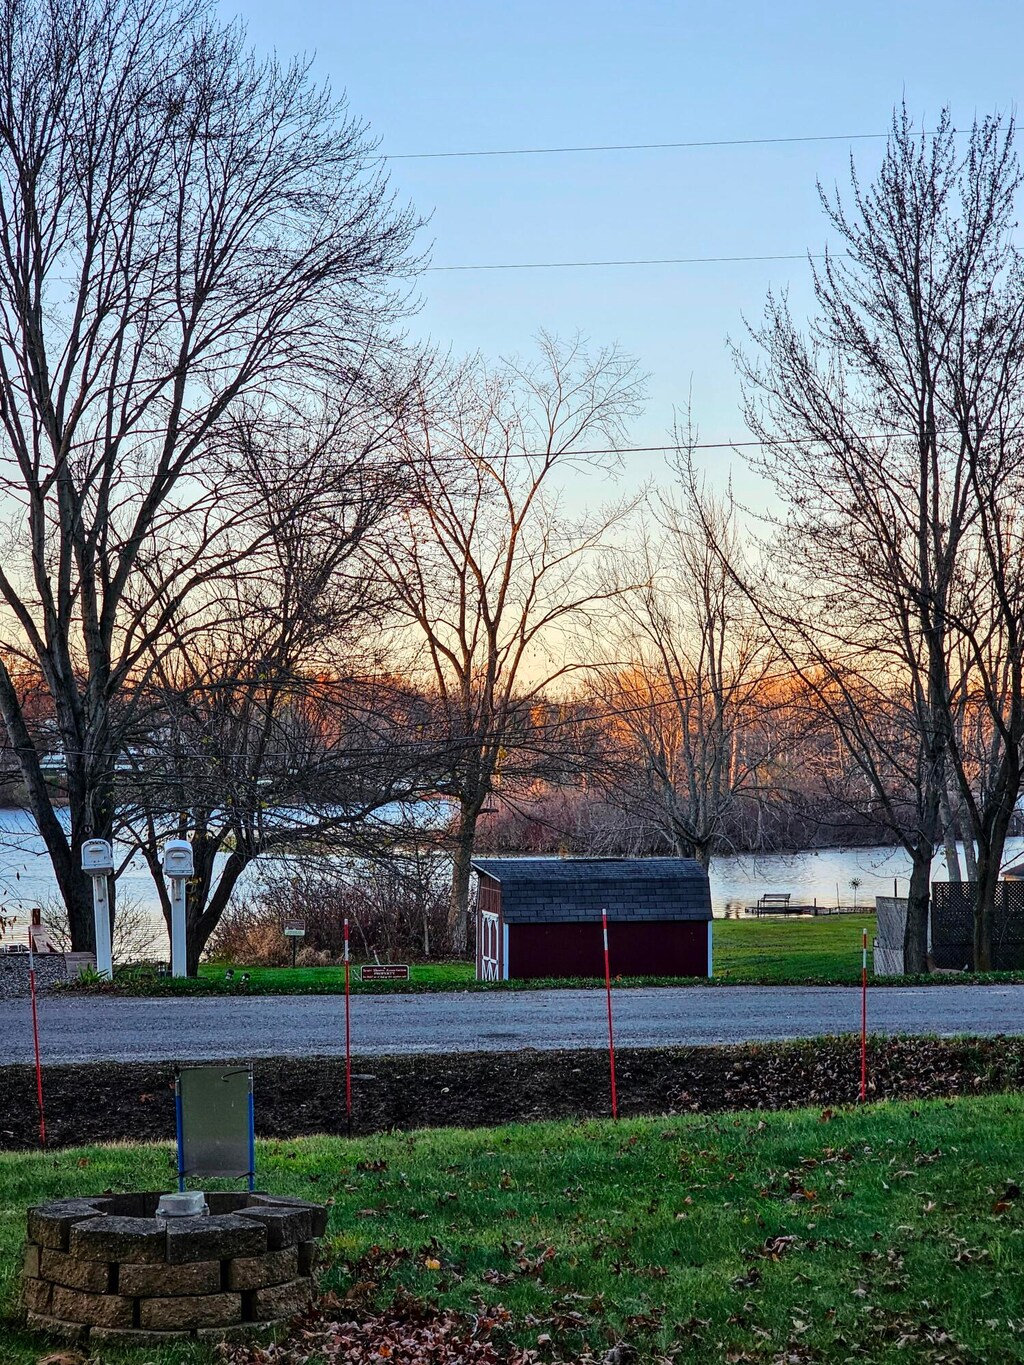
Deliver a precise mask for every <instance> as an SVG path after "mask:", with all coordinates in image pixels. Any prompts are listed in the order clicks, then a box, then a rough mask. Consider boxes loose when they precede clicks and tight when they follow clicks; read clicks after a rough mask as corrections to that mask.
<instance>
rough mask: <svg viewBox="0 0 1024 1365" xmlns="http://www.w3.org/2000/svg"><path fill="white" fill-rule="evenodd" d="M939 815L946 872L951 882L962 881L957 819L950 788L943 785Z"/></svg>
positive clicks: (940, 794)
mask: <svg viewBox="0 0 1024 1365" xmlns="http://www.w3.org/2000/svg"><path fill="white" fill-rule="evenodd" d="M939 815H940V818H941V820H942V844H943V847H944V849H945V851H946V872H947V875H948V876H949V880H950V881H951V882H961V881H963V877H962V876H961V874H960V854H959V853H958V852H957V847H956V820H955V818H954V816H953V808H952V804H951V802H950V798H949V790H948V788H947V787H945V786H943V788H942V791H941V792H940V793H939Z"/></svg>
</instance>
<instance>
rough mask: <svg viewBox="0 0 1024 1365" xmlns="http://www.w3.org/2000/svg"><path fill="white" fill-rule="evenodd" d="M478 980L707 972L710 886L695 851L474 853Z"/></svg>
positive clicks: (709, 948)
mask: <svg viewBox="0 0 1024 1365" xmlns="http://www.w3.org/2000/svg"><path fill="white" fill-rule="evenodd" d="M473 867H474V869H475V871H476V873H477V876H478V877H479V888H478V892H477V903H476V975H477V980H478V981H499V980H508V978H509V977H516V978H518V979H520V980H525V979H530V978H532V977H544V976H588V977H593V976H603V975H604V957H603V950H602V939H601V930H600V924H601V911H602V910H607V912H608V946H609V954H610V958H611V969H612V972H613V973H614V975H616V976H710V975H711V888H710V886H709V884H708V874H707V873H706V872H705V871H704V869H703V868H702V867H701V865H700V864H699V863H697V862H695V861H694V860H693V859H692V858H474V859H473Z"/></svg>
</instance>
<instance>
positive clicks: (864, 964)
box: [860, 929, 868, 1102]
mask: <svg viewBox="0 0 1024 1365" xmlns="http://www.w3.org/2000/svg"><path fill="white" fill-rule="evenodd" d="M860 954H861V955H860V1097H861V1101H862V1102H863V1101H864V1100H866V1099H867V1097H868V931H867V930H866V929H864V930H863V931H862V933H861V950H860Z"/></svg>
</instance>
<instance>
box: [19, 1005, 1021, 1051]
mask: <svg viewBox="0 0 1024 1365" xmlns="http://www.w3.org/2000/svg"><path fill="white" fill-rule="evenodd" d="M868 1020H869V1028H870V1030H871V1031H872V1032H873V1033H889V1034H891V1033H918V1034H925V1033H934V1034H940V1035H950V1034H957V1033H974V1034H994V1033H1009V1034H1022V1033H1024V986H924V987H890V988H888V989H886V988H884V987H878V988H875V989H873V990H871V992H870V994H869V1005H868ZM39 1026H40V1040H41V1046H42V1052H43V1057H44V1059H45V1060H46V1061H47V1062H49V1063H51V1064H54V1063H58V1062H79V1061H100V1060H104V1061H144V1060H146V1061H169V1060H170V1061H173V1060H182V1061H203V1060H207V1059H217V1058H222V1057H275V1056H303V1055H321V1056H322V1055H336V1054H338V1053H341V1052H343V1051H344V1037H345V1034H344V1001H343V998H342V997H340V996H323V995H321V996H261V997H255V998H253V997H250V998H247V999H237V1000H222V999H215V998H211V997H200V998H197V999H192V1000H182V999H164V1000H140V999H120V1000H104V999H100V998H93V999H78V1000H73V999H67V998H60V997H50V998H48V999H47V998H44V999H43V1000H42V1001H41V1003H40V1008H39ZM859 1028H860V992H859V991H858V990H855V989H851V988H843V987H828V986H805V987H788V986H786V987H784V986H729V987H722V988H717V989H716V988H713V987H711V988H702V987H696V988H695V987H679V988H677V989H676V988H663V989H656V990H625V991H620V992H618V994H617V995H616V996H615V1035H616V1042H617V1043H619V1044H620V1045H621V1046H623V1047H670V1046H673V1045H679V1046H686V1045H691V1044H702V1043H703V1044H707V1043H743V1042H752V1041H763V1040H768V1039H784V1038H808V1037H815V1036H816V1035H819V1034H824V1033H852V1032H856V1031H857V1030H859ZM606 1030H607V1020H606V1015H605V1001H604V994H603V993H602V992H601V991H594V990H589V991H572V990H554V991H521V992H516V993H512V992H509V993H507V994H505V993H497V992H495V993H493V994H483V993H481V994H459V993H454V992H453V993H451V994H436V995H363V996H355V997H353V1000H352V1047H353V1051H354V1052H355V1053H356V1054H357V1055H361V1056H364V1057H365V1056H373V1055H387V1054H392V1055H394V1054H408V1053H424V1052H434V1053H441V1052H508V1051H514V1050H515V1049H517V1048H525V1047H532V1048H567V1047H568V1048H573V1047H577V1048H591V1047H603V1046H604V1045H605V1042H606V1040H607V1031H606ZM31 1060H32V1029H31V1015H30V1011H29V1003H28V1001H27V1000H7V1001H0V1062H29V1061H31Z"/></svg>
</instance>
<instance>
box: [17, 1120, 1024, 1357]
mask: <svg viewBox="0 0 1024 1365" xmlns="http://www.w3.org/2000/svg"><path fill="white" fill-rule="evenodd" d="M258 1164H259V1169H260V1177H261V1179H260V1183H261V1185H262V1186H263V1187H264V1188H266V1189H269V1190H272V1191H276V1192H279V1193H295V1194H299V1195H303V1196H306V1197H311V1198H316V1199H323V1200H326V1201H331V1202H332V1208H331V1221H330V1226H329V1230H328V1238H327V1243H326V1246H327V1251H328V1262H329V1264H328V1268H327V1269H326V1271H325V1273H324V1277H323V1283H324V1286H325V1287H327V1288H333V1289H336V1290H339V1291H341V1292H345V1291H346V1290H347V1289H348V1288H349V1287H350V1286H351V1285H353V1284H355V1283H358V1284H360V1285H362V1286H363V1292H364V1293H365V1294H367V1295H368V1296H369V1297H370V1298H371V1299H372V1300H376V1301H378V1302H381V1301H386V1300H388V1299H389V1298H390V1296H391V1295H392V1294H393V1292H394V1291H395V1290H396V1288H397V1287H398V1286H402V1287H403V1288H404V1290H405V1291H406V1292H408V1293H409V1294H412V1295H414V1296H419V1297H421V1298H423V1299H425V1300H427V1301H430V1302H437V1303H441V1304H443V1305H447V1306H452V1307H455V1308H457V1309H459V1310H465V1311H467V1312H479V1311H480V1304H481V1302H483V1303H485V1304H487V1305H490V1306H493V1305H496V1304H503V1305H504V1306H505V1308H506V1309H508V1310H509V1312H510V1313H511V1314H512V1322H513V1324H514V1326H515V1332H516V1336H517V1338H518V1339H519V1340H520V1342H521V1343H522V1344H523V1345H536V1343H537V1339H538V1336H541V1335H542V1334H545V1333H548V1334H550V1336H551V1337H552V1338H553V1339H554V1343H555V1345H557V1346H558V1347H559V1348H560V1350H561V1352H562V1355H563V1357H568V1358H571V1353H572V1352H573V1351H574V1350H575V1349H578V1348H579V1347H580V1345H581V1344H582V1342H583V1341H584V1340H587V1341H590V1342H592V1343H594V1344H595V1345H598V1344H600V1345H602V1346H603V1347H604V1349H607V1343H609V1342H612V1341H615V1340H616V1339H618V1338H620V1337H626V1338H628V1340H629V1341H631V1342H632V1343H633V1344H634V1345H635V1346H636V1347H637V1349H638V1355H637V1356H636V1357H635V1358H636V1359H638V1360H645V1359H653V1357H654V1355H655V1354H656V1351H657V1348H658V1347H659V1346H661V1347H668V1346H669V1344H670V1343H675V1344H676V1346H677V1348H678V1349H677V1353H676V1354H675V1355H674V1357H673V1358H674V1359H677V1360H678V1361H693V1362H697V1361H700V1362H715V1361H755V1362H764V1363H765V1365H768V1362H774V1361H783V1360H785V1361H801V1362H803V1361H815V1362H819V1361H824V1362H830V1361H836V1362H839V1361H846V1360H849V1359H856V1360H858V1361H867V1362H872V1361H878V1362H883V1361H893V1360H897V1359H908V1360H911V1361H917V1360H920V1361H924V1360H928V1361H945V1362H950V1363H952V1362H972V1363H973V1362H977V1365H982V1362H996V1361H1013V1360H1020V1359H1022V1358H1024V1275H1022V1273H1021V1272H1022V1270H1024V1196H1022V1194H1021V1190H1020V1187H1019V1184H1018V1183H1017V1182H1019V1181H1020V1177H1021V1170H1022V1168H1024V1097H1021V1096H1018V1095H1010V1096H1005V1095H1004V1096H993V1097H988V1098H982V1099H971V1100H957V1101H939V1102H929V1103H918V1104H913V1105H910V1104H881V1105H872V1106H869V1107H866V1108H864V1109H861V1110H853V1111H840V1112H836V1113H834V1114H832V1113H830V1112H829V1111H824V1112H819V1111H818V1110H806V1111H801V1112H797V1113H781V1114H771V1113H765V1114H757V1113H745V1114H742V1115H728V1116H719V1117H717V1118H709V1117H703V1116H694V1115H690V1116H686V1117H677V1118H668V1119H666V1118H658V1119H650V1120H628V1121H623V1122H620V1123H619V1124H613V1123H611V1122H610V1121H605V1122H599V1123H598V1122H587V1123H578V1124H565V1123H563V1124H554V1123H546V1124H536V1125H529V1126H514V1127H508V1128H501V1129H492V1130H476V1131H472V1132H467V1131H459V1130H454V1131H453V1130H432V1131H426V1132H419V1133H410V1134H398V1135H391V1136H387V1137H377V1138H372V1139H366V1140H360V1141H358V1142H353V1143H346V1142H345V1141H344V1140H343V1139H335V1138H331V1139H327V1138H320V1139H316V1138H314V1139H300V1140H294V1141H288V1142H274V1143H268V1142H261V1143H260V1144H259V1148H258ZM171 1180H172V1158H171V1152H170V1150H169V1149H168V1148H167V1147H157V1146H150V1147H96V1148H85V1149H81V1150H74V1151H66V1152H59V1153H53V1154H48V1155H46V1156H39V1155H22V1154H18V1155H10V1154H4V1155H0V1313H3V1314H6V1315H7V1321H6V1322H5V1323H3V1324H0V1342H2V1343H3V1347H4V1348H5V1351H6V1354H4V1352H3V1351H0V1359H2V1360H3V1361H4V1365H32V1362H34V1361H36V1360H37V1359H38V1358H39V1356H40V1355H41V1354H43V1349H42V1348H41V1346H40V1345H39V1343H38V1342H36V1341H34V1340H32V1339H31V1338H29V1337H28V1336H27V1335H25V1334H23V1333H21V1332H20V1331H19V1330H18V1329H17V1327H16V1325H15V1323H14V1321H13V1316H12V1315H13V1313H14V1308H15V1275H16V1268H17V1264H18V1246H19V1243H20V1241H21V1237H22V1232H23V1226H24V1210H25V1207H26V1206H27V1205H28V1204H30V1203H32V1202H35V1201H38V1200H40V1199H44V1198H47V1197H51V1196H55V1195H68V1194H76V1193H82V1194H85V1193H93V1192H96V1191H102V1190H106V1189H114V1190H119V1189H128V1188H133V1187H134V1188H154V1187H161V1186H162V1187H163V1188H169V1187H170V1184H171ZM5 1333H6V1335H5ZM545 1355H546V1348H545V1349H544V1350H542V1351H541V1356H540V1358H541V1359H542V1360H543V1359H544V1358H545ZM120 1358H121V1357H120V1356H118V1355H116V1354H115V1353H114V1352H107V1351H106V1350H104V1353H103V1360H104V1362H106V1361H107V1360H108V1359H110V1360H117V1359H120ZM126 1359H128V1360H131V1361H133V1362H136V1363H137V1365H143V1362H153V1365H170V1362H185V1361H187V1362H189V1363H190V1365H199V1363H200V1362H204V1363H205V1362H210V1365H212V1362H213V1359H214V1357H213V1356H212V1354H207V1353H204V1351H203V1350H201V1349H200V1348H198V1347H191V1346H190V1347H188V1348H170V1347H169V1348H164V1350H162V1351H156V1350H153V1349H147V1350H146V1351H144V1352H138V1353H135V1354H133V1355H128V1356H127V1357H126Z"/></svg>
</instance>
